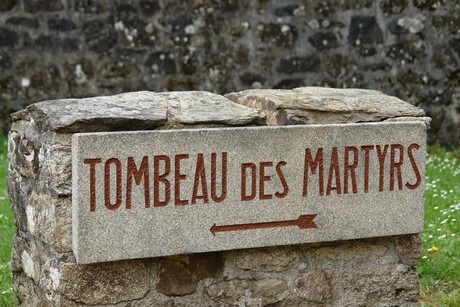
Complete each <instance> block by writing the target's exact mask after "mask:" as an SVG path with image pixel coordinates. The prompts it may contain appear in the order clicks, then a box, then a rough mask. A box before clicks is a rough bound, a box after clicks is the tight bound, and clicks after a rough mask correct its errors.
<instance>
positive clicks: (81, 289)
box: [58, 261, 150, 305]
mask: <svg viewBox="0 0 460 307" xmlns="http://www.w3.org/2000/svg"><path fill="white" fill-rule="evenodd" d="M59 273H60V276H59V279H60V280H59V287H58V291H59V293H61V294H62V295H64V296H65V297H67V298H68V299H71V300H74V301H77V302H80V303H84V304H89V305H96V304H116V303H119V302H122V301H129V300H134V299H140V298H142V297H143V296H144V295H145V294H146V293H147V291H149V289H150V277H149V275H150V274H149V269H148V268H147V267H146V266H145V264H144V263H143V262H141V261H129V262H127V261H124V262H112V263H103V264H97V265H76V264H73V263H63V264H61V266H60V272H59Z"/></svg>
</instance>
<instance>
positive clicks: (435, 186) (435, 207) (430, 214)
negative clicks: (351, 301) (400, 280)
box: [418, 145, 460, 306]
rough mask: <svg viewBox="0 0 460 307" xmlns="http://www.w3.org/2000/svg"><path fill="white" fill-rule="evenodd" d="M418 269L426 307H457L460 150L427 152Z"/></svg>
mask: <svg viewBox="0 0 460 307" xmlns="http://www.w3.org/2000/svg"><path fill="white" fill-rule="evenodd" d="M422 239H423V255H422V259H421V260H420V263H419V265H418V271H419V273H420V275H421V280H420V286H421V292H422V299H423V301H424V305H425V306H460V149H454V150H453V151H445V150H444V149H442V148H441V147H440V146H439V145H438V146H432V147H430V148H429V155H428V156H427V168H426V192H425V231H424V233H423V234H422Z"/></svg>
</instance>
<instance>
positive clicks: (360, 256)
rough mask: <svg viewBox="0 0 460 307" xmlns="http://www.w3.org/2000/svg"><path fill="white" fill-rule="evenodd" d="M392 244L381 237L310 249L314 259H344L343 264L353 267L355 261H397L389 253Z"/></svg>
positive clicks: (325, 260) (381, 262) (333, 260)
mask: <svg viewBox="0 0 460 307" xmlns="http://www.w3.org/2000/svg"><path fill="white" fill-rule="evenodd" d="M391 248H392V246H389V245H388V244H386V242H385V240H382V239H379V238H377V239H368V240H366V241H364V242H363V241H356V240H354V241H347V242H341V243H339V244H336V245H331V246H318V247H316V248H313V249H311V250H309V251H310V253H311V255H312V256H313V257H314V258H316V259H322V261H323V262H326V263H331V264H334V263H335V264H337V263H342V262H343V261H345V266H347V267H353V266H354V265H355V263H365V262H369V263H374V264H387V263H396V262H398V257H396V256H395V255H394V254H392V253H390V250H391Z"/></svg>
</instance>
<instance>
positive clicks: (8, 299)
mask: <svg viewBox="0 0 460 307" xmlns="http://www.w3.org/2000/svg"><path fill="white" fill-rule="evenodd" d="M6 156H7V143H6V138H5V137H4V136H2V135H0V306H14V305H16V304H17V300H16V297H15V295H14V293H13V291H12V289H11V277H12V276H11V269H10V266H9V261H10V258H11V246H12V245H13V236H14V233H15V228H14V224H13V212H11V208H10V203H9V201H8V193H7V189H6V173H7V159H6Z"/></svg>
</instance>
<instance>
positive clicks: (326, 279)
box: [294, 269, 335, 304]
mask: <svg viewBox="0 0 460 307" xmlns="http://www.w3.org/2000/svg"><path fill="white" fill-rule="evenodd" d="M294 292H295V293H296V294H297V295H298V296H300V297H301V298H304V299H306V300H307V301H312V302H316V303H321V304H324V303H326V302H328V301H330V300H331V299H332V297H333V296H334V293H335V279H334V277H333V276H332V274H331V273H330V272H328V271H326V270H324V269H314V270H312V271H310V272H308V273H307V274H305V275H304V276H302V277H301V278H299V279H297V280H296V281H295V289H294Z"/></svg>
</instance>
